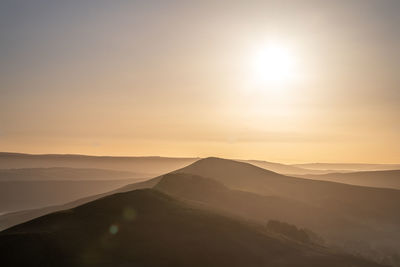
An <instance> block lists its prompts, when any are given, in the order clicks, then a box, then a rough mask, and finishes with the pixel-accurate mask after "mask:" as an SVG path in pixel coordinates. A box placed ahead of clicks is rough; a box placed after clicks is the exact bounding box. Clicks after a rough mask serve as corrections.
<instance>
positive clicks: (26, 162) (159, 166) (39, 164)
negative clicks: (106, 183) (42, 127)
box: [0, 152, 198, 177]
mask: <svg viewBox="0 0 400 267" xmlns="http://www.w3.org/2000/svg"><path fill="white" fill-rule="evenodd" d="M196 160H198V158H166V157H110V156H86V155H58V154H45V155H33V154H22V153H9V152H0V169H10V168H18V169H20V168H50V167H67V168H94V169H108V170H119V171H130V172H135V173H139V174H142V175H144V176H145V177H154V176H157V175H160V174H164V173H167V172H170V171H173V170H176V169H179V168H182V167H184V166H186V165H188V164H191V163H193V162H194V161H196Z"/></svg>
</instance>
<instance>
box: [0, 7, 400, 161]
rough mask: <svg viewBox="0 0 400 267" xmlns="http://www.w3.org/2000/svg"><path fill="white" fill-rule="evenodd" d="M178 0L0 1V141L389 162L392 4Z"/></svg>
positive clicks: (395, 149)
mask: <svg viewBox="0 0 400 267" xmlns="http://www.w3.org/2000/svg"><path fill="white" fill-rule="evenodd" d="M189 2H190V3H188V2H185V1H146V2H145V3H134V2H129V1H115V2H114V1H113V4H111V3H110V2H109V1H92V2H90V1H88V2H85V3H82V2H81V1H70V2H68V3H62V4H56V3H54V4H46V3H45V1H38V0H37V1H28V2H27V3H26V4H25V5H18V4H17V3H15V2H14V1H9V2H8V3H6V4H5V5H4V8H2V10H1V11H0V18H1V19H0V20H1V21H0V22H1V25H4V26H2V27H1V28H0V34H1V36H2V46H1V48H0V56H1V59H2V60H1V61H0V81H1V88H0V150H1V151H13V152H27V153H79V154H95V155H161V156H200V157H204V156H210V155H213V156H221V157H228V158H243V159H263V160H270V161H280V162H295V163H297V162H310V161H312V162H315V161H320V162H321V161H324V162H370V163H399V162H400V145H399V144H398V140H399V139H400V123H399V122H400V89H399V88H400V87H399V85H400V80H399V77H400V75H399V69H400V65H399V64H400V63H399V62H400V51H399V47H400V37H399V34H398V25H400V17H399V16H398V12H400V4H399V2H398V1H368V0H367V1H361V0H360V1H355V0H354V1H220V2H218V4H215V2H211V1H210V2H207V1H198V2H196V1H189ZM271 42H272V43H274V44H277V45H278V46H284V47H289V48H290V50H291V52H292V57H293V59H294V60H295V61H296V70H295V75H297V76H299V77H300V78H299V79H296V80H292V81H290V82H288V83H285V84H279V85H276V84H261V85H255V84H254V83H253V82H252V80H251V79H252V78H251V77H252V65H251V64H252V60H253V57H254V55H255V54H256V50H257V49H258V48H259V47H263V46H266V45H267V44H269V43H271ZM278 63H279V60H278Z"/></svg>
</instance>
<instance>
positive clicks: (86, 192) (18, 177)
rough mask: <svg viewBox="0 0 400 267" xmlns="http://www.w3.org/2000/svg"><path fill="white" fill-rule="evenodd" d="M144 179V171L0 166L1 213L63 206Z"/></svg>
mask: <svg viewBox="0 0 400 267" xmlns="http://www.w3.org/2000/svg"><path fill="white" fill-rule="evenodd" d="M145 178H146V176H144V174H138V173H133V172H127V171H114V170H103V169H76V168H65V167H52V168H29V169H0V213H5V212H14V211H20V210H27V209H35V208H42V207H46V206H52V205H60V204H64V203H67V202H70V201H73V200H76V199H79V198H83V197H86V196H91V195H96V194H100V193H104V192H109V191H111V190H114V189H116V188H119V187H122V186H124V185H127V184H131V183H134V182H136V181H141V180H143V179H145Z"/></svg>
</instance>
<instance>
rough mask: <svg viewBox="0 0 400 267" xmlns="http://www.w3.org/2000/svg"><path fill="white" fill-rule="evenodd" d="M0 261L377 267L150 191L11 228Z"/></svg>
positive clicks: (1, 241) (0, 246)
mask: <svg viewBox="0 0 400 267" xmlns="http://www.w3.org/2000/svg"><path fill="white" fill-rule="evenodd" d="M0 255H1V262H2V264H4V265H5V266H41V267H46V266H60V267H62V266H218V267H219V266H253V267H256V266H274V267H280V266H298V267H300V266H307V267H308V266H327V267H330V266H338V267H339V266H340V267H346V266H348V267H350V266H352V267H353V266H354V267H357V266H359V267H369V266H371V267H372V266H379V265H378V264H374V263H371V262H368V261H366V260H362V259H359V258H356V257H353V256H347V255H342V254H337V253H333V252H330V251H329V250H327V249H323V248H316V247H310V246H306V245H301V244H300V243H297V242H293V241H290V240H287V239H280V238H277V237H275V236H272V235H269V234H268V232H267V231H266V230H264V227H262V226H260V225H253V224H249V223H245V222H243V221H240V220H235V219H233V218H230V217H226V216H221V215H218V214H216V213H213V212H207V211H205V210H200V209H198V208H195V207H193V206H189V205H187V204H184V203H182V202H179V201H176V200H174V199H173V198H171V197H168V196H166V195H164V194H162V193H159V192H157V191H154V190H149V189H147V190H136V191H133V192H127V193H119V194H114V195H111V196H108V197H105V198H102V199H99V200H96V201H93V202H90V203H87V204H85V205H83V206H80V207H77V208H74V209H71V210H65V211H62V212H57V213H53V214H49V215H46V216H43V217H40V218H38V219H35V220H33V221H30V222H28V223H25V224H22V225H19V226H16V227H13V228H10V229H9V230H6V231H4V232H1V233H0Z"/></svg>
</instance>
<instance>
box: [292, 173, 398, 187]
mask: <svg viewBox="0 0 400 267" xmlns="http://www.w3.org/2000/svg"><path fill="white" fill-rule="evenodd" d="M299 177H302V178H309V179H314V180H322V181H332V182H338V183H345V184H352V185H361V186H370V187H382V188H393V189H400V170H391V171H363V172H351V173H329V174H324V175H310V174H308V175H302V176H299Z"/></svg>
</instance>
